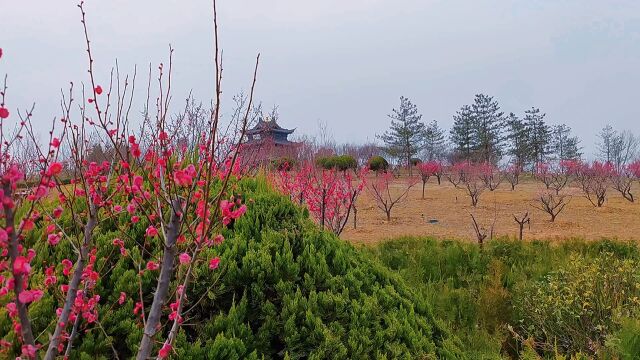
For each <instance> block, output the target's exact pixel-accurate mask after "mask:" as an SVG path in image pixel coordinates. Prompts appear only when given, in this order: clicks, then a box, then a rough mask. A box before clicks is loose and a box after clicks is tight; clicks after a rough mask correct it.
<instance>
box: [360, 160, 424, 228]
mask: <svg viewBox="0 0 640 360" xmlns="http://www.w3.org/2000/svg"><path fill="white" fill-rule="evenodd" d="M394 179H395V178H394V176H393V174H391V173H389V172H386V173H383V174H381V175H380V176H378V177H377V178H376V179H375V180H374V181H371V182H367V190H368V191H369V194H370V195H371V196H372V197H373V199H374V200H375V202H376V206H377V207H378V208H379V209H380V210H382V211H384V213H385V215H386V216H387V221H391V210H392V209H393V207H394V206H396V205H397V204H399V203H400V202H402V201H404V200H405V199H406V198H407V195H408V194H409V190H411V188H412V187H413V186H415V185H416V184H417V183H418V179H417V178H413V177H409V178H407V181H406V182H405V183H404V184H402V185H401V186H400V188H399V189H398V190H397V191H396V190H394V189H393V182H394Z"/></svg>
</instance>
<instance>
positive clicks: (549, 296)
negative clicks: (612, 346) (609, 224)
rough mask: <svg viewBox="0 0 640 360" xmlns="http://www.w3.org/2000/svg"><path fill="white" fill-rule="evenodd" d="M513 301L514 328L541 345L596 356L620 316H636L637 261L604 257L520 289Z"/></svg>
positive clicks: (639, 300)
mask: <svg viewBox="0 0 640 360" xmlns="http://www.w3.org/2000/svg"><path fill="white" fill-rule="evenodd" d="M517 294H518V296H516V298H515V299H514V301H515V306H514V308H515V309H517V311H518V313H517V315H516V319H517V320H518V321H519V326H518V329H519V331H520V332H521V333H522V334H523V335H526V336H527V337H530V338H533V339H535V341H536V342H537V343H538V344H539V346H546V347H547V348H553V347H559V348H560V349H561V350H562V351H563V352H565V353H575V352H580V351H590V352H591V353H594V354H595V353H596V352H597V350H599V347H600V346H601V345H602V344H603V343H604V340H605V338H606V337H607V336H608V335H610V334H611V333H612V330H613V329H615V328H616V325H617V322H619V321H620V319H621V317H629V316H633V315H640V312H638V310H640V262H638V261H636V260H633V259H619V258H615V257H614V256H613V254H611V253H604V254H602V255H601V256H598V257H597V258H595V259H593V260H591V259H584V258H583V257H581V256H577V255H572V256H571V257H570V259H569V261H568V263H567V265H566V266H565V267H564V268H562V269H559V270H557V271H554V272H552V273H550V274H549V275H547V276H545V277H544V278H543V279H542V280H539V281H535V282H532V283H529V284H524V285H523V286H522V289H518V291H517Z"/></svg>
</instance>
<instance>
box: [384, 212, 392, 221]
mask: <svg viewBox="0 0 640 360" xmlns="http://www.w3.org/2000/svg"><path fill="white" fill-rule="evenodd" d="M385 212H386V213H387V221H388V222H390V221H391V209H389V210H385Z"/></svg>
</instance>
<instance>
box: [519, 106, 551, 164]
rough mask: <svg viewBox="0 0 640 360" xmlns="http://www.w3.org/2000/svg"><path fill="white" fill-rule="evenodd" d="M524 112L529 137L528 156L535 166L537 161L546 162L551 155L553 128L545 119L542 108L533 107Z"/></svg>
mask: <svg viewBox="0 0 640 360" xmlns="http://www.w3.org/2000/svg"><path fill="white" fill-rule="evenodd" d="M524 114H525V115H524V123H525V126H526V128H527V134H528V137H529V140H528V143H529V145H528V149H529V150H528V156H527V157H528V160H529V161H531V162H532V163H533V165H534V166H535V164H536V163H541V162H544V161H545V160H546V158H547V155H549V144H550V142H551V129H550V128H549V125H547V123H546V122H545V121H544V117H545V116H546V114H544V113H541V112H540V109H538V108H534V107H532V108H531V109H529V110H527V111H525V112H524Z"/></svg>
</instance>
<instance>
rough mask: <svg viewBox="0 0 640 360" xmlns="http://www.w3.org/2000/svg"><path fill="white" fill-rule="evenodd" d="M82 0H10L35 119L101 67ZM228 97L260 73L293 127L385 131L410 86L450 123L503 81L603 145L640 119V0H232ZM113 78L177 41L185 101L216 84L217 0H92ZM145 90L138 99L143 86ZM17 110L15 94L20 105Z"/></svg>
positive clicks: (505, 97) (11, 40) (6, 65)
mask: <svg viewBox="0 0 640 360" xmlns="http://www.w3.org/2000/svg"><path fill="white" fill-rule="evenodd" d="M75 4H76V3H75V2H72V1H43V0H34V1H15V0H0V47H1V48H3V49H4V56H3V58H2V59H1V60H0V74H4V73H8V74H9V87H10V88H9V91H8V98H7V100H8V105H9V106H10V108H11V109H15V108H16V107H21V108H24V107H26V106H28V105H29V104H31V103H32V102H34V101H35V102H36V106H37V110H36V113H35V115H36V118H37V121H40V122H42V124H45V123H46V122H47V121H49V120H50V119H51V118H52V117H53V116H54V115H58V113H59V111H58V104H59V98H60V96H59V94H60V89H61V88H64V87H67V84H68V83H69V81H71V80H73V81H75V82H76V83H78V82H80V81H85V82H86V81H87V78H86V56H85V52H84V40H83V34H82V28H81V24H80V21H79V19H80V12H79V10H78V8H77V7H76V6H75ZM218 7H219V17H220V24H221V28H220V32H221V41H222V46H223V49H224V80H223V89H224V95H225V104H224V106H225V109H226V111H227V113H229V112H230V111H231V108H230V106H229V105H230V104H229V100H230V98H231V96H232V95H233V94H235V93H237V92H239V91H240V90H243V89H244V90H246V89H248V87H249V85H250V81H251V73H252V67H253V62H254V61H255V55H256V54H257V53H258V52H260V53H261V54H262V55H261V59H262V61H261V64H260V69H259V78H258V82H257V88H256V97H257V99H259V100H260V101H262V103H263V105H264V106H265V107H266V108H270V107H271V106H273V105H274V104H277V105H279V108H280V115H281V120H280V123H281V125H282V126H285V127H296V128H297V129H298V130H297V133H308V134H313V133H316V132H317V127H318V126H317V124H318V120H321V121H323V122H326V123H327V124H328V126H329V128H330V129H331V131H332V133H333V135H334V137H335V139H336V140H337V141H339V142H346V141H349V142H363V141H366V140H367V139H373V138H374V136H375V134H376V133H381V132H383V131H384V130H385V129H386V128H387V127H388V124H389V119H388V118H387V116H386V115H387V114H388V113H390V111H391V109H392V108H393V107H396V106H397V105H398V103H399V97H400V96H401V95H403V96H407V97H409V98H410V99H411V100H412V101H413V102H414V103H415V104H417V105H418V107H419V110H420V111H421V112H422V113H423V114H424V117H423V119H424V120H425V122H426V121H430V120H432V119H436V120H438V121H439V122H440V123H441V125H442V126H444V127H445V128H449V126H450V125H451V123H452V115H453V114H454V112H455V111H456V110H457V109H458V108H459V107H460V106H462V105H464V104H467V103H470V102H471V101H472V99H473V95H474V94H476V93H479V92H484V93H486V94H489V95H493V96H494V97H495V98H496V99H497V100H498V101H499V102H500V105H501V106H502V109H503V110H504V111H505V112H507V113H508V112H511V111H512V112H515V113H517V114H522V113H523V111H524V110H525V109H527V108H530V107H531V106H536V107H540V108H541V110H542V111H543V112H546V113H547V119H548V121H549V122H550V123H552V124H553V123H562V122H563V123H566V124H568V125H569V126H571V127H572V128H573V129H574V131H575V133H576V134H577V135H579V136H580V138H582V139H583V144H582V145H583V146H584V147H585V153H586V155H587V156H590V155H592V154H593V151H594V146H593V143H594V142H595V134H596V132H597V131H598V130H599V129H600V128H601V127H602V126H603V125H604V124H605V123H611V124H612V125H613V126H614V127H615V128H618V129H628V130H632V131H633V132H635V133H636V134H640V107H639V106H637V104H638V103H639V100H640V97H639V95H640V94H639V92H638V84H640V68H639V65H640V1H637V0H629V1H622V0H621V1H615V0H608V1H602V0H545V1H541V0H538V1H536V0H520V1H507V0H503V1H497V0H493V1H490V0H467V1H461V0H443V1H430V0H394V1H391V0H384V1H383V0H348V1H347V0H323V1H301V0H274V1H270V0H260V1H258V0H253V1H250V0H219V5H218ZM86 9H87V13H88V24H89V31H90V36H91V38H92V42H93V49H94V56H95V58H96V62H95V66H96V67H97V68H98V69H100V71H99V72H98V73H97V75H98V78H99V82H101V83H102V84H106V83H107V82H108V78H107V74H108V71H109V70H110V68H111V66H112V65H113V64H114V60H115V59H116V58H118V61H119V63H120V66H121V72H131V71H132V69H133V65H134V64H137V65H138V66H139V75H141V76H140V78H139V81H138V86H139V88H140V89H141V88H143V87H144V86H143V83H145V82H146V79H145V77H146V76H142V75H145V74H146V68H147V67H148V64H149V62H153V64H154V68H155V67H156V66H157V64H158V63H159V62H162V61H166V58H167V54H168V51H167V50H168V44H169V43H171V44H172V45H173V46H174V48H175V55H174V83H173V89H174V91H173V96H174V101H173V104H174V105H175V106H174V108H173V109H174V110H175V111H178V110H179V109H180V107H181V105H182V104H183V99H184V98H185V97H186V95H187V93H188V91H189V90H190V89H192V90H193V93H194V95H195V96H196V97H197V98H198V99H201V100H203V101H205V102H208V101H209V99H210V98H211V96H212V94H213V81H212V79H213V67H212V58H211V55H212V52H213V50H212V21H211V20H212V14H211V2H210V1H192V0H188V1H187V0H182V1H177V0H173V1H150V0H144V1H142V0H135V1H125V0H113V1H94V0H88V1H87V4H86ZM142 95H143V94H142V93H140V96H138V100H139V101H138V104H139V106H138V109H141V107H142V103H143V101H144V99H143V96H142ZM14 111H15V110H14Z"/></svg>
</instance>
